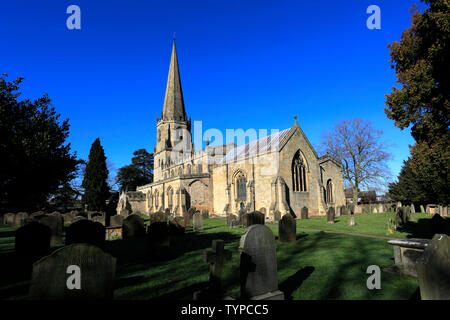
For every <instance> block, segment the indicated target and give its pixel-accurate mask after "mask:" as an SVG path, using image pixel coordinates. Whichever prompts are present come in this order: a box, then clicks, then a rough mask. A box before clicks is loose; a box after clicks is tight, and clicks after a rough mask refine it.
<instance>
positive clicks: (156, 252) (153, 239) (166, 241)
mask: <svg viewBox="0 0 450 320" xmlns="http://www.w3.org/2000/svg"><path fill="white" fill-rule="evenodd" d="M169 232H170V230H169V225H168V224H167V223H165V222H154V223H152V224H151V225H149V226H148V228H147V252H148V254H147V255H148V256H149V257H150V258H151V259H156V260H158V259H162V258H165V257H167V256H168V254H169V248H170V233H169Z"/></svg>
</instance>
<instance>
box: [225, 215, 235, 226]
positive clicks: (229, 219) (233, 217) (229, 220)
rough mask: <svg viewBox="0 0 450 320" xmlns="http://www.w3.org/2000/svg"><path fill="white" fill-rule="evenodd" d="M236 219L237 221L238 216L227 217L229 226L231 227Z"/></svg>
mask: <svg viewBox="0 0 450 320" xmlns="http://www.w3.org/2000/svg"><path fill="white" fill-rule="evenodd" d="M236 219H237V216H236V215H234V214H229V215H227V226H229V227H231V222H232V221H233V220H236Z"/></svg>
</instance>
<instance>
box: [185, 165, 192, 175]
mask: <svg viewBox="0 0 450 320" xmlns="http://www.w3.org/2000/svg"><path fill="white" fill-rule="evenodd" d="M186 174H191V165H190V164H188V165H187V166H186Z"/></svg>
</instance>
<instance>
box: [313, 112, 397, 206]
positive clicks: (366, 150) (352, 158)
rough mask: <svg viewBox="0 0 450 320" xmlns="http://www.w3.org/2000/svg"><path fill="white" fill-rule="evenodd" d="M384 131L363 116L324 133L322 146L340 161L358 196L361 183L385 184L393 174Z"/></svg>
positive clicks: (364, 184)
mask: <svg viewBox="0 0 450 320" xmlns="http://www.w3.org/2000/svg"><path fill="white" fill-rule="evenodd" d="M381 135H382V131H378V130H375V129H374V128H372V126H371V124H370V122H366V121H363V120H361V119H352V120H342V121H340V122H338V123H337V124H336V125H335V127H334V129H333V130H332V131H330V132H325V133H324V134H323V135H322V141H321V146H320V147H319V150H320V151H321V152H322V153H323V154H325V153H326V154H328V155H329V156H331V157H332V158H334V159H335V160H336V161H338V162H339V164H340V165H341V168H342V173H343V176H344V179H345V180H346V182H347V184H348V185H349V186H350V187H351V188H352V191H353V192H352V193H353V199H354V201H355V202H356V201H357V199H358V190H359V188H360V187H361V186H364V187H366V188H370V187H373V186H379V185H384V184H385V183H386V182H387V181H388V180H389V177H390V171H389V168H388V166H387V161H388V160H389V159H390V158H391V154H390V153H388V152H387V148H388V145H387V144H386V142H384V141H381Z"/></svg>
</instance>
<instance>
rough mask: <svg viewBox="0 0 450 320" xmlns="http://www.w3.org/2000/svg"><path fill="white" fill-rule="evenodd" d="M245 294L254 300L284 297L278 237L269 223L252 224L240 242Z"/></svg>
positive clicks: (241, 274)
mask: <svg viewBox="0 0 450 320" xmlns="http://www.w3.org/2000/svg"><path fill="white" fill-rule="evenodd" d="M239 251H240V252H241V257H240V260H241V261H240V276H241V296H242V298H244V299H252V300H283V299H284V294H283V293H282V292H281V291H279V290H278V271H277V254H276V246H275V238H274V236H273V233H272V231H271V230H270V229H269V228H268V227H267V226H265V225H262V224H254V225H252V226H250V227H248V228H247V229H246V230H245V232H244V234H243V235H242V237H241V240H240V244H239Z"/></svg>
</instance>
